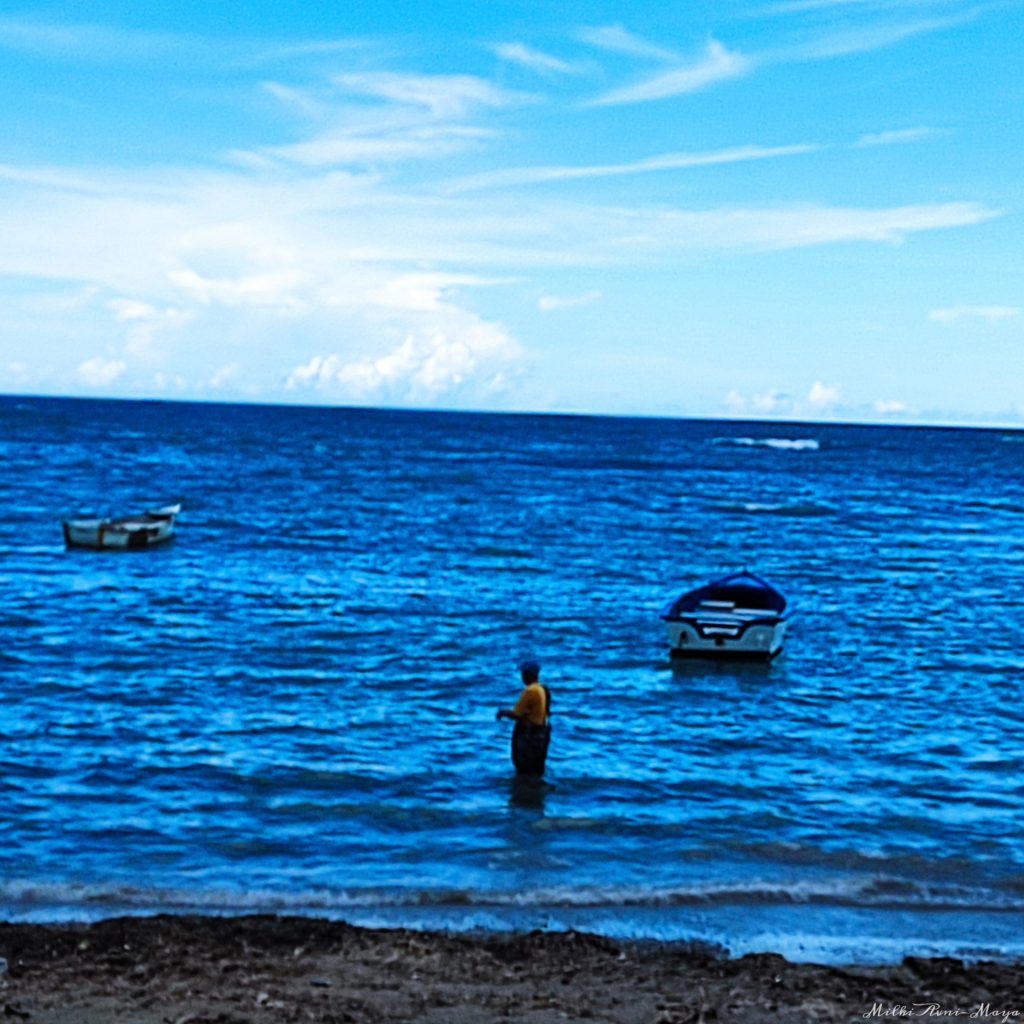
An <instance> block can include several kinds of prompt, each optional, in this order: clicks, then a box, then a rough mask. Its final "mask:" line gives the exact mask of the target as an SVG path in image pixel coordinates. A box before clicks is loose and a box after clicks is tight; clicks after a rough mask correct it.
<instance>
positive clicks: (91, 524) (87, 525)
mask: <svg viewBox="0 0 1024 1024" xmlns="http://www.w3.org/2000/svg"><path fill="white" fill-rule="evenodd" d="M179 512H181V504H180V503H179V504H177V505H165V506H163V508H155V509H150V510H149V511H147V512H142V513H140V514H139V515H137V516H125V517H124V518H119V519H65V520H64V523H63V525H64V543H65V544H67V546H68V547H69V548H111V549H114V550H118V549H121V550H127V549H136V548H147V547H152V546H153V545H154V544H162V543H163V542H164V541H168V540H170V539H171V537H173V536H174V521H175V519H176V518H177V516H178V513H179Z"/></svg>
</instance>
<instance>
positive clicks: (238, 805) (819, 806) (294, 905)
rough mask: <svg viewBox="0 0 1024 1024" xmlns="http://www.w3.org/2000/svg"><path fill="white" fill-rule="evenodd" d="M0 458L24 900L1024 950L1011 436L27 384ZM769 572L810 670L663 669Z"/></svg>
mask: <svg viewBox="0 0 1024 1024" xmlns="http://www.w3.org/2000/svg"><path fill="white" fill-rule="evenodd" d="M0 460H2V462H0V465H2V471H0V498H2V507H3V515H2V516H0V593H2V595H3V600H2V606H0V608H2V618H0V678H2V682H3V701H4V714H3V716H2V718H0V759H2V764H0V769H2V774H3V780H4V786H3V790H4V792H3V799H2V800H0V835H2V836H3V837H4V841H3V842H2V843H0V917H4V918H8V919H20V920H62V919H93V918H97V917H101V916H106V915H109V914H114V913H150V912H156V911H164V910H170V911H182V912H184V911H193V910H198V911H204V912H211V913H221V912H225V913H229V912H247V911H278V912H288V913H315V914H321V915H326V916H331V917H339V918H345V919H347V920H350V921H353V922H355V923H364V924H401V925H412V926H424V927H427V926H430V927H448V928H457V929H471V928H565V927H576V928H582V929H588V930H594V931H599V932H603V933H606V934H609V935H612V936H618V937H622V936H629V937H647V938H659V939H669V940H677V939H678V940H683V939H695V940H702V941H707V942H713V943H718V944H720V945H722V946H724V947H726V948H727V949H729V950H730V951H731V952H733V953H737V954H738V953H744V952H748V951H753V950H774V951H779V952H782V953H784V954H785V955H787V956H790V957H792V958H794V959H804V960H807V959H816V960H826V961H832V962H843V961H852V960H860V961H874V962H882V961H891V960H895V959H898V958H900V957H901V956H903V955H905V954H908V953H915V954H925V955H926V954H938V953H945V954H952V955H959V956H965V957H968V958H979V957H1019V956H1022V955H1024V933H1022V930H1021V928H1020V921H1021V914H1022V912H1024V700H1022V688H1024V671H1022V670H1024V647H1022V640H1021V626H1022V621H1024V620H1022V615H1021V609H1022V600H1024V599H1022V595H1024V544H1022V541H1024V475H1022V472H1021V470H1022V465H1024V462H1022V460H1024V434H1020V433H1015V432H1012V431H999V430H991V431H980V430H952V429H923V428H915V429H911V428H883V427H855V426H835V425H827V426H826V425H809V424H802V425H787V424H778V423H774V424H756V423H736V422H708V421H701V422H698V421H673V420H641V419H613V418H584V417H554V416H548V417H544V416H525V415H524V416H507V415H482V414H481V415H474V414H455V413H426V412H393V411H376V410H351V409H303V408H279V407H278V408H275V407H257V406H218V405H199V404H176V403H145V402H138V403H132V402H104V401H81V400H79V401H76V400H59V399H36V398H14V397H8V398H2V399H0ZM178 499H180V500H182V501H183V502H184V512H183V513H182V515H181V517H180V519H179V522H178V534H177V537H176V539H175V540H174V541H173V542H172V543H171V544H169V545H167V546H164V547H161V548H154V549H152V550H147V551H140V552H124V553H105V552H93V551H80V550H65V548H64V545H63V540H62V536H61V529H60V520H61V519H62V518H64V517H67V516H71V515H75V514H84V513H94V514H95V513H111V512H124V511H133V510H139V509H142V508H145V507H148V506H151V505H154V504H163V503H166V502H169V501H171V500H178ZM743 566H747V567H749V568H750V569H752V570H756V571H757V572H759V573H760V574H762V575H763V576H765V577H767V578H768V579H769V580H771V581H772V582H773V583H775V584H776V585H777V586H778V587H780V589H782V590H783V591H784V592H785V593H786V594H787V596H788V597H789V598H790V600H791V602H792V603H793V605H794V607H795V609H796V614H795V616H794V619H793V622H792V625H791V629H790V634H789V638H788V642H787V647H786V649H785V651H784V653H783V654H782V655H781V656H780V657H779V658H778V659H776V660H775V661H774V662H773V663H772V664H770V665H768V666H762V665H734V664H729V665H719V664H715V663H708V662H699V661H692V662H686V663H683V664H677V665H673V664H672V663H671V662H670V660H669V659H668V657H667V647H666V641H665V637H664V635H663V625H662V623H661V622H660V621H659V612H660V610H661V608H662V606H663V605H664V604H665V603H666V602H667V601H668V599H669V598H671V597H673V596H675V595H677V594H678V593H680V592H681V591H682V590H684V589H689V588H690V587H692V586H695V585H697V584H699V583H702V582H704V581H706V580H707V579H709V578H712V577H714V576H717V575H721V574H724V573H726V572H729V571H733V570H735V569H738V568H741V567H743ZM525 656H534V657H537V658H539V659H540V660H541V661H542V662H543V664H544V673H543V676H544V680H545V681H546V682H547V683H548V685H549V686H550V687H551V689H552V692H553V709H552V710H553V726H554V738H553V741H552V749H551V755H550V758H549V764H548V776H547V784H546V785H544V786H540V787H538V786H529V785H525V786H524V785H521V784H517V783H516V782H515V781H514V779H513V778H512V771H511V765H510V763H509V758H508V742H509V729H508V723H507V722H502V723H499V722H496V721H495V710H496V708H497V707H499V706H508V705H510V704H511V703H512V702H513V701H514V700H515V698H516V696H517V694H518V690H519V681H518V676H517V672H516V665H517V663H518V661H519V660H521V659H522V658H523V657H525Z"/></svg>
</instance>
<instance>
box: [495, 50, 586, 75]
mask: <svg viewBox="0 0 1024 1024" xmlns="http://www.w3.org/2000/svg"><path fill="white" fill-rule="evenodd" d="M494 53H495V55H496V56H497V57H499V58H500V59H501V60H503V61H507V62H508V63H509V64H519V65H521V66H522V67H525V68H529V70H530V71H536V72H539V73H540V74H542V75H543V74H556V75H572V74H576V73H577V72H578V70H579V69H578V68H577V66H576V65H575V64H571V63H570V62H569V61H566V60H562V59H560V58H559V57H552V56H551V55H550V54H548V53H543V52H542V51H541V50H536V49H534V48H533V47H532V46H527V45H526V44H525V43H498V44H497V45H496V46H495V47H494Z"/></svg>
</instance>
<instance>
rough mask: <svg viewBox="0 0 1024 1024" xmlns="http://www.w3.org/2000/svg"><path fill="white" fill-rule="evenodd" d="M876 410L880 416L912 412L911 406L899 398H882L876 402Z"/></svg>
mask: <svg viewBox="0 0 1024 1024" xmlns="http://www.w3.org/2000/svg"><path fill="white" fill-rule="evenodd" d="M875 412H877V413H878V414H879V415H880V416H903V415H905V414H907V413H908V412H910V407H909V406H908V405H907V403H906V402H901V401H899V400H898V399H894V398H880V399H879V400H878V401H877V402H875Z"/></svg>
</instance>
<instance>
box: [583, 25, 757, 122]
mask: <svg viewBox="0 0 1024 1024" xmlns="http://www.w3.org/2000/svg"><path fill="white" fill-rule="evenodd" d="M752 66H753V65H752V61H751V60H750V59H749V58H747V57H745V56H743V55H742V54H740V53H733V52H730V51H729V50H727V49H726V48H725V47H724V46H723V45H722V44H721V43H719V42H718V41H717V40H714V39H713V40H712V41H711V42H710V43H709V44H708V48H707V52H706V53H705V55H704V58H703V59H702V60H700V61H698V62H697V63H695V64H690V65H687V66H685V67H679V68H673V69H672V70H670V71H665V72H662V73H660V74H658V75H655V76H653V77H652V78H648V79H646V80H644V81H642V82H638V83H636V84H635V85H630V86H626V87H625V88H623V89H613V90H612V91H611V92H608V93H605V94H604V95H603V96H600V97H598V98H597V99H595V100H592V101H591V105H592V106H619V105H622V104H627V103H648V102H650V101H652V100H663V99H668V98H669V97H671V96H683V95H685V94H687V93H692V92H697V91H698V90H700V89H706V88H707V87H708V86H710V85H714V84H716V83H718V82H724V81H727V80H728V79H731V78H739V77H740V76H741V75H745V74H747V72H748V71H750V69H751V67H752Z"/></svg>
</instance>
